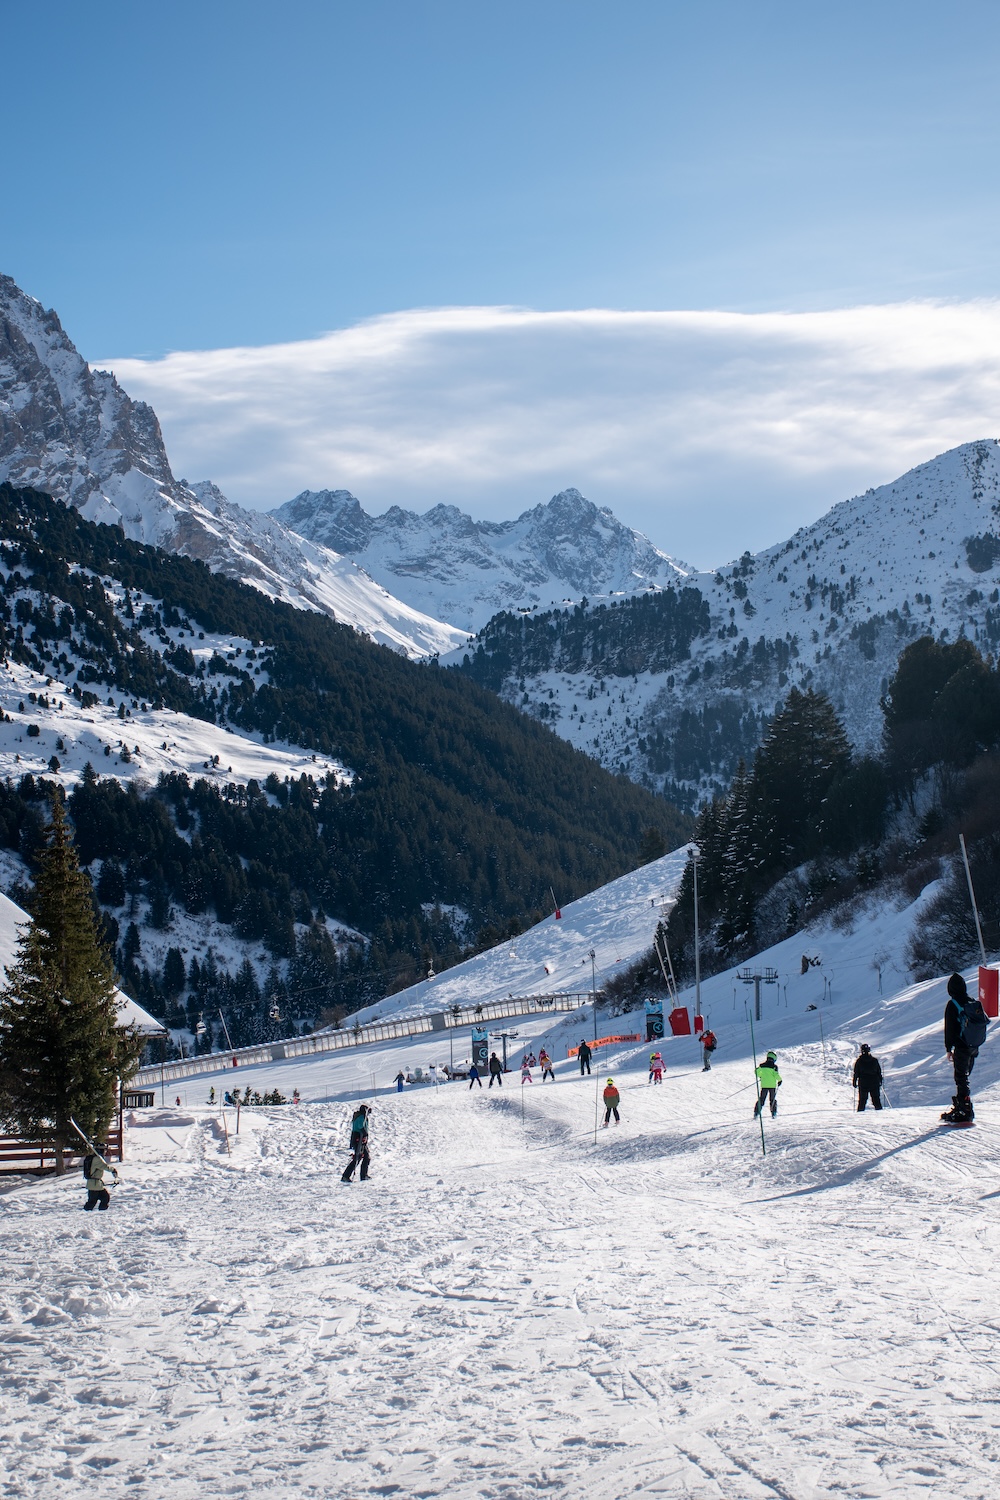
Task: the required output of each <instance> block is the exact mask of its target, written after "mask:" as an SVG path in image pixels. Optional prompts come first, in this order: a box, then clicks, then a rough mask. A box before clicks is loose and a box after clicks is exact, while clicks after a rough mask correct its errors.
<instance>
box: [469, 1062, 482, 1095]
mask: <svg viewBox="0 0 1000 1500" xmlns="http://www.w3.org/2000/svg"><path fill="white" fill-rule="evenodd" d="M477 1083H478V1084H479V1087H480V1088H482V1086H483V1080H482V1079H481V1078H480V1076H479V1069H478V1068H477V1067H476V1065H475V1063H473V1064H472V1067H471V1068H470V1069H469V1088H470V1089H474V1088H475V1086H476V1084H477Z"/></svg>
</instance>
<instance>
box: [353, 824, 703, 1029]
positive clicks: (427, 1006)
mask: <svg viewBox="0 0 1000 1500" xmlns="http://www.w3.org/2000/svg"><path fill="white" fill-rule="evenodd" d="M686 860H687V848H686V847H685V848H683V849H675V850H674V851H673V853H671V854H666V855H664V857H663V858H662V859H654V860H653V861H652V862H651V863H650V864H648V865H641V866H640V868H639V869H638V870H632V871H630V873H629V874H628V875H622V876H620V877H619V879H618V880H612V881H609V883H608V884H607V885H602V886H599V887H598V889H597V890H596V891H591V892H590V894H589V895H587V896H581V897H580V899H579V901H572V902H570V904H569V906H564V907H563V908H562V914H561V916H560V917H559V918H556V917H555V915H553V916H551V917H546V918H545V920H544V922H539V923H538V924H537V925H536V926H535V927H530V928H529V929H528V930H527V932H522V933H521V934H520V936H518V937H517V938H513V939H511V941H509V942H505V943H499V944H497V946H496V947H495V948H489V949H487V950H486V952H485V953H477V954H476V956H475V957H474V958H470V959H467V960H466V962H465V963H461V964H456V966H455V967H454V968H452V969H447V970H446V971H445V973H443V974H438V975H436V976H435V977H434V978H433V979H425V980H423V981H422V982H421V983H420V984H415V985H413V986H412V987H411V988H410V989H406V990H400V991H399V992H398V993H397V994H395V995H390V996H389V998H388V999H386V1000H383V1001H381V1002H380V1003H379V1004H378V1005H374V1006H370V1007H369V1008H368V1009H367V1010H363V1011H358V1012H357V1019H360V1020H368V1019H371V1018H372V1017H373V1016H375V1015H378V1016H379V1017H380V1018H381V1019H387V1018H389V1017H395V1016H417V1015H426V1014H427V1013H428V1012H430V1011H435V1010H447V1009H448V1008H449V1006H452V1005H469V1004H476V1003H478V1002H479V1001H481V1000H503V999H506V997H507V996H508V995H542V994H549V993H552V992H553V991H568V992H569V993H571V994H573V993H581V992H585V991H589V990H590V987H591V979H592V974H591V961H590V950H591V948H593V950H594V974H595V976H596V980H597V985H598V988H600V986H601V985H602V984H603V983H604V981H605V980H606V979H609V978H611V976H612V975H613V974H614V973H615V971H616V970H620V968H621V967H622V966H625V965H628V964H630V963H632V962H633V960H634V959H636V958H638V957H639V956H640V954H643V953H645V952H646V951H647V949H648V948H649V947H650V946H651V945H652V942H653V934H654V932H655V931H656V924H657V922H658V921H659V919H660V915H661V909H662V906H663V903H664V902H665V901H668V900H670V899H671V898H672V897H673V896H674V895H675V894H676V891H677V887H678V885H679V884H680V879H681V875H682V874H683V873H684V865H685V863H686ZM351 1019H352V1021H353V1020H354V1019H355V1017H354V1016H352V1018H351Z"/></svg>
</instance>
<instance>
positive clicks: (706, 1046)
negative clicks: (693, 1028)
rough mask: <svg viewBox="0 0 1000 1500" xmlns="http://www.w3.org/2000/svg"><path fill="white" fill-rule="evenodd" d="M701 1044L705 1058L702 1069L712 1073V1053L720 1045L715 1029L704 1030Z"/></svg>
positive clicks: (704, 1071)
mask: <svg viewBox="0 0 1000 1500" xmlns="http://www.w3.org/2000/svg"><path fill="white" fill-rule="evenodd" d="M701 1045H702V1056H703V1058H704V1059H705V1060H704V1062H703V1064H702V1069H701V1071H702V1072H703V1073H711V1071H712V1053H713V1052H714V1051H715V1049H716V1047H717V1046H718V1045H719V1039H718V1037H717V1036H716V1034H715V1032H714V1031H703V1032H702V1034H701Z"/></svg>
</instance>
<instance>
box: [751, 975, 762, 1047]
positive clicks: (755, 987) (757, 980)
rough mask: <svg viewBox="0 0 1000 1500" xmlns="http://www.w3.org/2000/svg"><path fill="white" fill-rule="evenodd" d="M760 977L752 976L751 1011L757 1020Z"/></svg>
mask: <svg viewBox="0 0 1000 1500" xmlns="http://www.w3.org/2000/svg"><path fill="white" fill-rule="evenodd" d="M760 978H761V976H760V975H759V974H755V975H754V976H753V1013H754V1019H755V1020H757V1021H759V1020H760ZM754 1066H756V1064H754Z"/></svg>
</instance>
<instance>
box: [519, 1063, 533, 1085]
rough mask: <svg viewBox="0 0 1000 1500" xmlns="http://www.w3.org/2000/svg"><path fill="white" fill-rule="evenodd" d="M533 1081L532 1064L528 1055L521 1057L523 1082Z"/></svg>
mask: <svg viewBox="0 0 1000 1500" xmlns="http://www.w3.org/2000/svg"><path fill="white" fill-rule="evenodd" d="M531 1081H532V1078H531V1064H530V1062H529V1061H528V1059H527V1057H522V1059H521V1082H522V1083H531Z"/></svg>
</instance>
